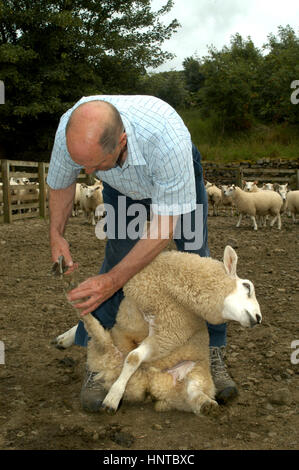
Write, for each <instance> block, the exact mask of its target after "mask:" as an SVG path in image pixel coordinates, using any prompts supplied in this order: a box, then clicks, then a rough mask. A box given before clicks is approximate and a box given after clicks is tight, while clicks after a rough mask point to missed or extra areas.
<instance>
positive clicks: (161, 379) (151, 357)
mask: <svg viewBox="0 0 299 470" xmlns="http://www.w3.org/2000/svg"><path fill="white" fill-rule="evenodd" d="M236 267H237V255H236V252H235V251H234V250H233V249H232V248H231V247H230V246H227V247H226V248H225V250H224V262H223V263H222V262H220V261H217V260H214V259H212V258H201V257H200V256H199V255H197V254H191V253H186V252H185V253H182V252H178V251H165V252H163V253H161V254H160V255H158V256H157V258H155V260H154V261H153V262H152V263H150V264H149V265H148V266H147V267H145V268H144V269H143V270H142V271H140V272H139V273H138V274H136V275H135V276H134V277H133V278H132V279H131V280H130V281H129V282H128V283H127V284H126V285H125V286H124V288H123V290H124V295H125V297H124V299H123V301H122V302H121V304H120V307H119V311H118V314H117V318H116V324H115V325H114V327H113V328H112V329H111V330H109V331H108V330H104V328H103V327H102V326H101V324H100V323H99V322H98V320H96V319H95V318H94V317H93V316H92V315H91V314H88V315H85V316H84V317H83V320H84V324H85V327H86V329H87V331H88V334H89V336H90V337H91V340H90V341H89V344H88V354H87V363H88V368H89V370H92V371H94V372H98V375H97V376H96V377H95V379H94V380H100V382H101V385H102V386H103V387H104V388H105V389H106V390H107V392H108V393H107V396H106V398H105V399H104V401H103V403H102V406H103V407H104V408H106V409H107V410H108V411H113V412H115V411H116V410H117V408H118V405H119V402H120V400H121V399H122V398H124V399H125V400H128V401H133V402H134V401H135V402H136V401H143V400H144V399H145V397H146V396H147V395H149V396H151V397H152V398H153V399H154V400H155V409H156V410H157V411H164V410H171V409H177V410H183V411H190V412H194V413H196V414H199V413H208V412H210V411H211V410H214V409H216V408H217V406H218V405H217V402H216V401H215V387H214V383H213V379H212V376H211V372H210V354H209V335H208V330H207V326H206V321H208V322H209V323H212V324H221V323H224V322H226V321H227V320H235V321H237V322H239V323H240V324H241V325H242V326H244V327H252V326H255V325H256V324H258V323H260V322H261V319H262V316H261V312H260V307H259V304H258V302H257V300H256V297H255V292H254V286H253V284H252V282H251V281H249V280H247V279H240V278H239V277H238V276H237V273H236ZM75 332H76V329H75V327H73V328H72V329H71V330H69V332H67V333H65V334H64V335H61V336H59V337H58V338H57V339H56V344H57V346H58V347H64V346H65V345H67V346H69V345H70V344H71V343H72V341H70V336H72V337H73V338H74V335H75Z"/></svg>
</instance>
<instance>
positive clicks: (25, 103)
mask: <svg viewBox="0 0 299 470" xmlns="http://www.w3.org/2000/svg"><path fill="white" fill-rule="evenodd" d="M172 6H173V1H172V0H168V1H167V2H166V4H165V5H164V6H163V7H162V8H160V9H159V10H158V11H156V12H154V11H152V10H151V1H150V0H101V1H98V0H57V1H55V2H54V1H51V0H0V67H1V69H0V70H1V73H0V79H1V80H3V81H4V83H5V91H6V102H5V105H2V106H0V131H1V140H2V144H3V143H4V144H5V145H6V148H7V150H8V152H9V155H12V154H13V153H14V152H25V150H26V149H27V150H28V151H31V152H32V151H33V152H35V153H36V152H42V153H43V158H44V159H48V156H49V150H50V148H51V146H52V143H53V137H54V132H55V128H56V127H57V122H58V119H59V116H60V115H61V114H62V113H63V112H64V111H65V110H66V109H67V108H68V107H70V106H71V105H72V104H73V103H74V102H75V101H76V100H78V99H79V98H80V97H81V96H82V95H91V94H101V93H130V92H133V91H134V89H135V86H136V83H137V80H138V78H139V76H140V75H141V74H144V73H145V70H146V67H157V66H159V65H161V64H162V63H163V62H164V60H165V59H168V58H170V57H172V55H171V54H169V53H167V52H163V51H162V50H161V45H162V43H163V42H164V41H165V40H166V39H168V38H169V37H170V36H171V35H172V34H173V32H174V31H176V29H177V28H178V26H179V24H178V22H177V21H176V20H173V21H172V22H171V23H170V24H168V25H163V24H162V23H161V21H160V17H161V16H162V15H163V14H165V13H167V12H169V11H170V10H171V8H172ZM30 157H31V158H33V157H32V155H31V156H30ZM38 158H39V159H42V158H41V154H40V155H39V157H38Z"/></svg>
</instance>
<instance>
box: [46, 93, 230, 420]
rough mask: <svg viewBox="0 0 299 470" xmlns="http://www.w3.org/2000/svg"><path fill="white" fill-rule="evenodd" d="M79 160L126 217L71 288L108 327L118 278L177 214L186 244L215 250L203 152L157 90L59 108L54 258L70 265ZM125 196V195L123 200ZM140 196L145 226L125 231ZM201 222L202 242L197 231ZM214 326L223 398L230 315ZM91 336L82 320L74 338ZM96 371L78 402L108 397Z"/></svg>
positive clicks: (170, 229)
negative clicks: (94, 267)
mask: <svg viewBox="0 0 299 470" xmlns="http://www.w3.org/2000/svg"><path fill="white" fill-rule="evenodd" d="M82 168H84V169H85V172H86V173H87V174H92V173H94V174H95V176H96V177H97V178H99V179H101V180H102V181H103V185H104V189H103V198H104V203H105V205H107V207H108V205H110V206H109V207H112V208H113V209H114V213H115V223H116V225H117V224H118V221H119V220H120V218H119V213H118V211H119V210H121V216H122V220H123V221H124V224H125V227H120V228H121V230H120V232H121V234H122V236H119V235H118V233H119V231H118V228H119V227H118V226H117V227H116V230H115V233H116V236H115V237H110V238H109V239H108V240H107V244H106V251H105V258H104V262H103V264H102V266H101V269H100V272H99V274H98V275H96V276H93V277H90V278H88V279H86V280H85V281H84V282H82V283H81V284H80V285H79V286H78V287H77V288H76V289H74V290H72V291H71V292H70V293H69V297H68V298H69V300H70V301H76V305H75V306H76V308H77V309H78V310H79V312H80V314H81V315H86V314H87V313H92V314H93V315H94V316H95V317H96V318H97V319H98V320H99V321H100V322H101V324H102V325H103V326H104V327H105V328H112V327H113V325H114V323H115V318H116V315H117V311H118V307H119V304H120V302H121V300H122V298H123V291H122V287H123V286H124V285H125V284H126V282H127V281H128V280H129V279H130V278H131V277H132V276H134V275H135V274H136V273H137V272H139V271H140V270H141V269H142V268H144V267H145V266H146V265H147V264H149V263H150V262H151V261H152V260H153V259H154V258H155V257H156V256H157V255H158V254H159V253H161V251H163V249H164V248H165V247H166V246H167V244H168V242H169V239H171V238H173V237H174V235H177V234H176V232H175V227H176V224H177V223H178V226H180V227H182V228H183V230H181V232H182V233H181V232H180V233H179V235H178V236H175V237H174V240H175V243H176V245H177V248H178V249H179V250H180V251H192V252H195V253H198V254H199V255H200V256H209V255H210V254H209V248H208V232H207V207H208V206H207V197H206V192H205V188H204V182H203V174H202V167H201V156H200V153H199V151H198V150H197V148H196V147H195V146H194V145H193V144H192V142H191V137H190V134H189V131H188V129H187V128H186V126H185V125H184V123H183V121H182V119H181V118H180V116H179V115H178V114H177V113H176V111H175V110H174V109H173V108H172V107H171V106H169V105H168V104H167V103H165V102H163V101H161V100H160V99H158V98H155V97H151V96H116V95H111V96H110V95H109V96H108V95H96V96H91V97H84V98H82V99H81V100H80V101H79V102H77V103H76V104H75V105H74V106H73V108H71V109H69V110H68V111H67V112H66V113H65V114H64V115H63V116H62V117H61V120H60V123H59V126H58V129H57V132H56V136H55V142H54V147H53V151H52V155H51V161H50V167H49V172H48V177H47V182H48V185H49V187H50V190H49V195H50V196H49V208H50V245H51V253H52V260H53V261H54V262H56V261H57V259H58V257H59V256H60V255H63V256H64V258H65V261H66V264H67V265H68V267H69V270H73V269H75V265H74V262H73V260H72V256H71V253H70V249H69V245H68V242H67V240H66V239H65V238H64V232H65V228H66V225H67V221H68V218H69V216H70V214H71V211H72V207H73V200H74V195H75V187H76V178H77V176H78V174H79V172H80V171H81V169H82ZM120 198H122V200H124V201H125V202H124V205H123V204H122V205H121V206H120V204H119V201H120ZM136 203H138V204H140V205H141V206H142V207H144V208H145V209H146V211H147V213H148V212H149V211H151V213H152V218H151V222H150V226H149V228H148V232H147V234H146V235H147V236H142V237H138V238H136V237H130V236H129V235H128V234H127V231H126V229H127V228H128V226H129V224H130V222H132V220H133V219H134V217H133V216H130V215H129V214H130V210H129V209H130V207H131V206H132V205H133V204H136ZM199 206H200V207H201V208H202V211H201V212H200V214H201V218H200V220H199V219H198V217H197V216H198V214H199V212H198V207H199ZM120 207H121V209H120ZM186 221H188V222H189V223H191V233H192V234H193V235H192V237H193V238H192V237H191V238H190V236H189V235H188V239H187V237H186V231H185V230H184V227H185V226H186V223H187V222H186ZM189 228H190V227H189ZM124 229H125V230H124ZM200 231H201V234H202V237H201V238H202V239H201V244H200V246H198V243H195V241H196V239H197V237H196V235H197V232H200ZM124 232H125V233H126V234H127V235H126V236H123V233H124ZM188 234H190V230H189V231H188ZM153 235H154V236H153ZM188 247H189V248H188ZM190 247H191V248H190ZM95 256H96V254H95ZM82 299H84V300H82ZM208 330H209V334H210V351H211V370H212V375H213V379H214V382H215V386H216V398H217V399H218V401H219V402H221V403H226V402H227V401H228V400H230V399H232V398H233V397H234V396H236V394H237V388H236V384H235V382H234V381H233V380H232V379H231V377H230V376H229V374H228V372H227V369H226V366H225V363H224V360H223V354H224V349H225V345H226V325H225V324H223V325H209V324H208ZM87 342H88V336H87V333H86V331H85V329H84V324H83V322H82V321H80V322H79V324H78V327H77V330H76V337H75V343H76V344H78V345H82V346H86V345H87ZM94 376H95V374H94V372H93V371H87V374H86V377H85V379H84V383H83V386H82V390H81V403H82V406H83V408H84V409H85V410H86V411H91V412H93V411H98V410H99V409H100V407H101V402H102V400H103V398H104V397H105V392H104V390H102V389H101V386H100V384H99V382H96V381H94Z"/></svg>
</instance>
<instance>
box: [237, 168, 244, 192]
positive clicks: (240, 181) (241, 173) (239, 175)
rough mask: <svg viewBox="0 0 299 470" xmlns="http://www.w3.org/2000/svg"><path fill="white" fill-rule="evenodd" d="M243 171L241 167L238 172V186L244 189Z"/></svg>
mask: <svg viewBox="0 0 299 470" xmlns="http://www.w3.org/2000/svg"><path fill="white" fill-rule="evenodd" d="M242 179H243V170H242V168H241V167H239V168H238V169H237V171H236V185H237V186H239V187H240V188H242Z"/></svg>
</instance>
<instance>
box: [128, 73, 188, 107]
mask: <svg viewBox="0 0 299 470" xmlns="http://www.w3.org/2000/svg"><path fill="white" fill-rule="evenodd" d="M137 91H138V93H141V94H145V95H153V96H156V97H157V98H161V100H164V101H166V102H167V103H168V104H170V106H173V107H174V108H176V109H178V108H182V107H184V105H185V103H186V100H187V96H188V92H187V90H186V89H185V82H184V76H183V73H182V72H177V71H171V72H160V73H151V74H149V75H145V76H143V77H142V78H141V79H140V81H139V84H138V86H137Z"/></svg>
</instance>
